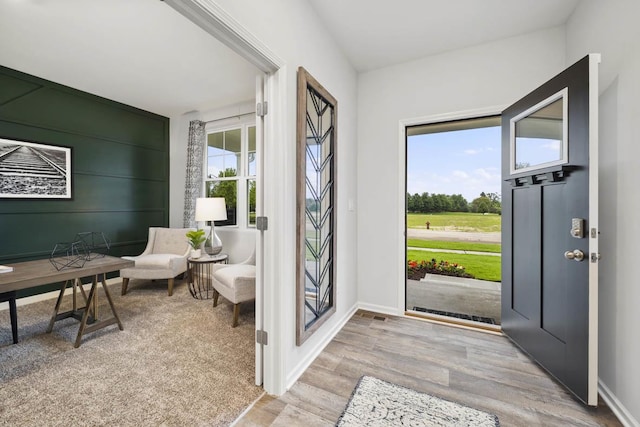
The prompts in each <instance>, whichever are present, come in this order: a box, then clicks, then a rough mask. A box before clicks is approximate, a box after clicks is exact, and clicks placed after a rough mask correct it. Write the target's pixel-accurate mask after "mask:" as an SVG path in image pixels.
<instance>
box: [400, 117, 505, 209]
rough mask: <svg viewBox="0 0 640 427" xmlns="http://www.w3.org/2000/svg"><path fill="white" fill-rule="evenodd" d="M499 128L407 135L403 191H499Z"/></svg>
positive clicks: (468, 196)
mask: <svg viewBox="0 0 640 427" xmlns="http://www.w3.org/2000/svg"><path fill="white" fill-rule="evenodd" d="M500 145H501V143H500V127H499V126H495V127H485V128H477V129H467V130H459V131H450V132H438V133H430V134H426V135H415V136H410V137H408V139H407V192H409V193H410V194H414V193H420V194H422V193H424V192H428V193H429V194H431V193H436V194H439V193H442V194H462V196H463V197H464V198H465V199H467V201H468V202H471V201H472V200H473V199H475V198H476V197H479V196H480V193H481V192H482V191H484V192H485V193H498V194H500V191H501V189H500V180H501V178H500Z"/></svg>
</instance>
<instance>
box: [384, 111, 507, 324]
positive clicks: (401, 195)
mask: <svg viewBox="0 0 640 427" xmlns="http://www.w3.org/2000/svg"><path fill="white" fill-rule="evenodd" d="M505 108H507V106H506V105H498V106H493V107H485V108H477V109H473V110H463V111H455V112H450V113H444V114H435V115H431V116H421V117H414V118H410V119H401V120H400V121H399V122H398V174H399V177H398V222H397V224H396V230H397V232H398V236H401V237H403V238H400V239H398V247H397V250H396V253H397V254H398V258H397V263H398V264H397V265H398V266H399V267H400V268H399V269H398V280H397V283H398V307H397V310H398V311H397V313H393V314H397V315H400V316H403V315H404V312H405V308H406V307H405V305H406V302H405V295H406V289H405V287H406V276H405V271H406V267H405V256H406V249H407V248H406V247H405V241H406V239H405V237H406V232H407V230H406V228H405V216H406V212H405V209H406V207H405V199H406V194H407V183H406V173H407V144H406V138H407V134H406V132H407V131H406V130H407V126H416V125H426V124H431V123H440V122H449V121H454V120H466V119H475V118H479V117H485V116H496V115H502V111H503V110H504V109H505ZM380 309H384V307H380ZM372 311H375V310H372ZM387 313H388V312H387ZM389 314H392V313H389Z"/></svg>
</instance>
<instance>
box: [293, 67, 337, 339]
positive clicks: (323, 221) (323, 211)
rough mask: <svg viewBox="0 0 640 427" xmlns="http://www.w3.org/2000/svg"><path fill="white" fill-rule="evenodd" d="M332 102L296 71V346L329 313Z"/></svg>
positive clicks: (332, 218)
mask: <svg viewBox="0 0 640 427" xmlns="http://www.w3.org/2000/svg"><path fill="white" fill-rule="evenodd" d="M336 108H337V101H336V100H335V99H334V98H333V97H332V96H331V95H330V94H329V93H328V92H327V91H326V90H325V89H324V88H323V87H322V85H320V84H319V83H318V82H317V81H316V80H315V79H314V78H313V77H312V76H311V75H310V74H309V73H308V72H307V71H306V70H305V69H304V68H302V67H300V68H299V69H298V117H297V120H298V122H297V132H298V134H297V136H298V166H297V168H298V170H297V226H298V235H297V282H298V283H297V317H298V321H297V323H298V324H297V344H298V345H300V344H302V343H303V342H304V341H305V340H306V339H307V338H308V337H309V336H310V335H311V334H312V333H313V332H314V331H315V330H316V329H317V328H318V327H319V326H320V325H321V324H322V323H323V322H324V321H325V320H326V319H327V318H328V317H329V316H330V315H331V314H333V313H334V312H335V295H336V289H335V247H336V237H335V224H336V218H335V201H336V156H335V153H336V134H337V132H336V116H337V114H336Z"/></svg>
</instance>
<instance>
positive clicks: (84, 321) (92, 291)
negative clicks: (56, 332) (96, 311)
mask: <svg viewBox="0 0 640 427" xmlns="http://www.w3.org/2000/svg"><path fill="white" fill-rule="evenodd" d="M97 287H98V282H97V280H95V279H94V280H93V282H92V283H91V289H90V290H89V299H88V301H87V306H86V307H85V310H84V312H83V313H82V320H81V321H80V328H78V336H77V337H76V343H75V344H74V345H73V346H74V347H75V348H78V347H80V343H81V341H82V334H84V329H85V328H86V327H87V319H88V318H89V311H91V310H89V307H91V304H93V298H94V297H95V294H96V288H97Z"/></svg>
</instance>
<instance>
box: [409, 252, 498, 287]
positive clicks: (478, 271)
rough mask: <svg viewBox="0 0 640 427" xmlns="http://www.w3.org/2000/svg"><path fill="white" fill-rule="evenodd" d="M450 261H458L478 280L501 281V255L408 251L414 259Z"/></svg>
mask: <svg viewBox="0 0 640 427" xmlns="http://www.w3.org/2000/svg"><path fill="white" fill-rule="evenodd" d="M432 258H435V259H436V260H437V261H442V260H444V261H449V262H450V263H458V264H460V265H461V266H463V267H464V268H465V271H466V272H467V273H469V274H471V275H473V276H474V277H475V278H476V279H478V280H489V281H491V282H499V281H500V280H501V279H500V257H497V256H489V255H466V254H451V253H446V252H426V251H413V250H408V251H407V259H408V260H414V261H422V260H426V261H428V260H430V259H432Z"/></svg>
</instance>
